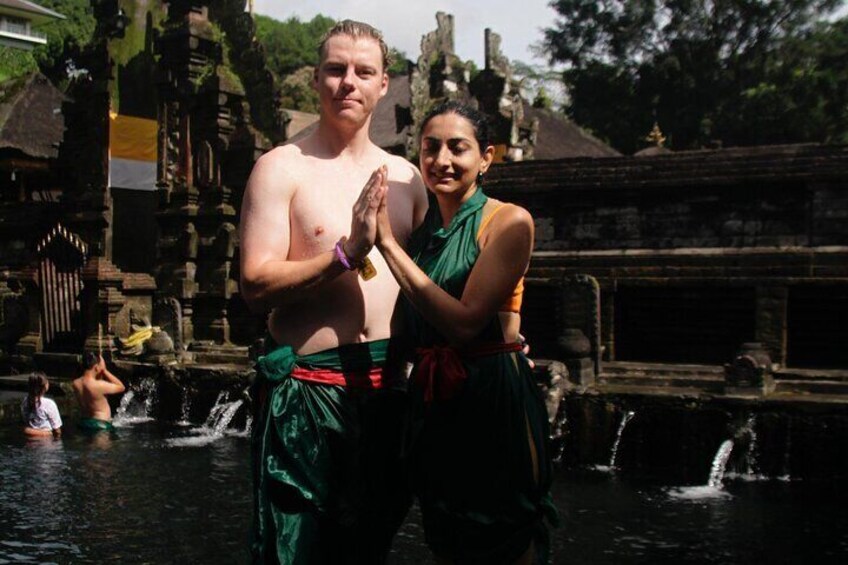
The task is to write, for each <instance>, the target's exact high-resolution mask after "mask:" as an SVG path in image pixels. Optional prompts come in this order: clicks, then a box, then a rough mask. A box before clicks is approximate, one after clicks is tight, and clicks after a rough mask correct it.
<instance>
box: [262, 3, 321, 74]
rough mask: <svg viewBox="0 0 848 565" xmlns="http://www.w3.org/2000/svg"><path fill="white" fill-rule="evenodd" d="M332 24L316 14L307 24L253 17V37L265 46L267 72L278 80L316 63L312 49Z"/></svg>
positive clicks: (315, 50) (313, 49) (293, 19)
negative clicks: (254, 22) (254, 28)
mask: <svg viewBox="0 0 848 565" xmlns="http://www.w3.org/2000/svg"><path fill="white" fill-rule="evenodd" d="M335 23H336V21H335V20H334V19H332V18H328V17H326V16H322V15H321V14H318V15H317V16H315V17H314V18H312V19H311V20H310V21H308V22H301V21H300V20H299V19H298V18H296V17H293V18H289V19H288V20H286V21H284V22H281V21H278V20H275V19H273V18H269V17H267V16H260V15H257V16H256V36H257V38H258V39H259V41H260V42H261V43H262V45H263V47H265V55H266V57H267V58H268V65H269V66H270V67H271V70H272V71H273V72H274V74H276V75H277V76H278V77H280V78H285V77H286V76H288V75H289V74H290V73H293V72H294V71H296V70H298V69H300V68H302V67H306V66H311V67H314V66H316V65H317V64H318V51H317V49H316V46H317V45H318V43H319V42H320V40H321V37H322V36H323V35H324V34H325V33H326V32H327V30H329V29H330V28H331V27H333V25H335Z"/></svg>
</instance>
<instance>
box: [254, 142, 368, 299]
mask: <svg viewBox="0 0 848 565" xmlns="http://www.w3.org/2000/svg"><path fill="white" fill-rule="evenodd" d="M277 151H280V150H277ZM287 161H288V160H287V159H286V158H285V156H284V155H274V154H273V153H269V154H266V155H263V156H262V157H260V159H259V160H258V161H257V162H256V165H255V166H254V168H253V172H252V173H251V175H250V179H249V180H248V183H247V188H246V190H245V195H244V201H243V203H242V211H241V221H240V229H241V237H240V245H241V292H242V295H243V296H244V298H245V301H246V302H247V304H248V305H249V306H250V307H251V308H252V309H253V310H254V311H256V312H266V311H268V310H270V309H271V308H273V307H275V306H278V305H281V304H287V303H291V302H296V301H298V300H302V299H303V298H304V297H306V296H308V295H309V293H310V291H311V290H312V289H314V288H315V287H317V286H319V285H321V284H323V283H325V282H327V281H330V280H333V279H335V278H336V277H338V276H339V275H340V274H342V273H344V272H345V268H344V266H343V265H342V264H341V262H340V261H339V260H338V258H337V257H336V254H335V252H334V251H333V250H328V251H325V252H324V253H321V254H319V255H316V256H315V257H312V258H309V259H305V260H303V261H291V260H289V259H288V253H289V245H290V237H291V221H290V219H289V210H290V207H291V200H292V198H293V196H294V193H295V183H294V181H293V179H292V178H291V176H290V175H289V174H287V171H286V164H287ZM379 185H380V177H379V175H378V174H377V173H376V172H375V174H374V175H372V177H371V179H370V180H369V182H368V184H366V186H365V188H364V189H363V190H362V192H361V194H360V197H359V199H358V200H357V202H356V204H355V205H354V214H357V213H358V214H361V215H369V213H370V215H371V216H373V217H374V218H375V219H374V220H373V222H372V223H373V225H374V230H373V231H374V234H369V233H367V232H366V231H365V230H361V229H353V230H352V231H351V234H350V237H349V238H348V240H347V241H346V242H345V246H344V251H345V253H346V255H347V256H348V257H349V258H351V259H352V260H354V261H361V260H362V259H363V258H364V257H365V256H366V255H367V254H368V252H369V251H370V249H371V246H372V245H373V241H374V237H375V234H376V210H377V206H378V199H377V198H376V197H373V196H372V197H371V198H370V199H369V198H368V196H369V195H370V194H372V193H375V192H376V191H377V190H378V189H379ZM362 224H363V223H362V222H358V223H357V224H356V225H357V226H360V225H362ZM369 236H370V241H369Z"/></svg>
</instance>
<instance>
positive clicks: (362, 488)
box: [251, 340, 410, 565]
mask: <svg viewBox="0 0 848 565" xmlns="http://www.w3.org/2000/svg"><path fill="white" fill-rule="evenodd" d="M387 350H388V340H383V341H376V342H370V343H363V344H351V345H345V346H341V347H339V348H336V349H332V350H327V351H321V352H318V353H314V354H311V355H306V356H303V357H298V356H297V355H295V353H294V351H293V350H292V348H291V347H289V346H281V345H276V346H273V347H272V348H271V349H270V351H269V352H268V353H267V354H266V355H264V356H262V357H260V358H259V361H258V362H257V365H256V368H257V373H258V378H257V382H256V385H255V387H254V394H253V397H254V400H255V404H256V405H255V417H254V426H253V436H252V454H253V457H252V458H253V475H254V477H253V479H254V504H255V508H254V520H253V536H252V537H253V539H252V547H251V548H252V559H253V562H254V563H283V564H285V565H299V564H307V563H308V564H312V563H328V564H329V563H363V564H364V563H382V562H384V561H385V559H386V555H387V554H388V551H389V549H390V547H391V541H392V537H393V536H394V534H395V532H396V531H397V529H398V528H399V527H400V524H401V523H402V522H403V519H404V517H405V515H406V512H407V510H408V508H409V502H410V494H409V489H408V481H407V477H406V473H405V471H404V466H403V458H402V447H403V437H404V433H405V422H406V415H407V397H406V392H405V390H402V389H398V388H393V387H392V386H389V385H390V384H391V383H387V382H385V381H383V380H382V379H381V368H382V367H383V366H384V364H385V361H386V356H387Z"/></svg>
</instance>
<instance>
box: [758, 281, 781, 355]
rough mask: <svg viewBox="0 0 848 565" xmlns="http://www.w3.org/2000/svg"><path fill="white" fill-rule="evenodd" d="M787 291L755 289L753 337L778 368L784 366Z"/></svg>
mask: <svg viewBox="0 0 848 565" xmlns="http://www.w3.org/2000/svg"><path fill="white" fill-rule="evenodd" d="M788 298H789V289H788V288H787V287H785V286H760V287H757V297H756V310H755V312H756V313H755V316H756V322H755V332H756V333H755V337H756V341H757V342H759V343H761V344H762V345H763V347H764V348H765V350H766V351H767V352H768V354H769V356H770V357H771V359H772V360H773V361H774V362H775V363H777V364H778V365H780V366H785V365H786V312H787V303H788Z"/></svg>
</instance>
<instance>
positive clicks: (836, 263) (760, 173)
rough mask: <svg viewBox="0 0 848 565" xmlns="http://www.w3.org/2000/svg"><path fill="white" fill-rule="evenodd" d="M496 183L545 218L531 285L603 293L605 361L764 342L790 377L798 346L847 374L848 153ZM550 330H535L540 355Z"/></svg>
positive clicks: (571, 163)
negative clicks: (588, 283)
mask: <svg viewBox="0 0 848 565" xmlns="http://www.w3.org/2000/svg"><path fill="white" fill-rule="evenodd" d="M487 177H488V178H487V192H488V193H489V194H490V195H492V196H494V197H496V198H500V199H504V200H509V201H514V202H517V203H520V204H521V205H523V206H525V207H526V208H527V209H528V210H529V211H530V212H531V214H532V215H533V216H534V218H535V221H536V225H537V231H536V249H535V252H534V255H533V261H532V264H531V270H530V273H529V276H530V277H531V278H534V279H539V280H556V279H558V278H559V277H562V276H563V275H574V274H588V275H591V276H593V277H595V278H596V279H597V280H598V281H599V283H600V287H601V295H602V299H601V319H602V328H601V334H602V341H603V346H604V348H605V358H606V359H608V360H633V361H651V360H652V359H647V358H644V356H645V355H646V354H647V352H648V351H652V353H651V356H653V357H656V356H661V357H662V359H653V360H661V361H664V362H667V361H674V360H676V361H677V362H693V363H697V362H709V363H716V362H729V361H730V358H731V357H732V356H733V355H734V354H735V352H736V351H737V350H738V348H739V347H740V346H741V344H742V343H743V342H760V343H762V344H763V346H764V347H765V348H766V350H767V352H768V354H769V356H770V358H771V359H772V360H773V361H774V362H775V363H778V364H781V365H783V364H785V363H787V352H791V351H793V340H794V344H795V358H796V359H798V360H799V361H798V362H799V363H801V364H802V365H803V366H812V365H810V364H811V363H818V365H817V366H819V367H824V368H827V367H832V368H845V356H844V355H841V354H840V353H839V352H840V351H841V350H844V348H839V347H837V346H836V345H835V344H836V343H838V342H840V341H841V342H843V343H844V342H845V340H848V329H846V326H845V324H844V323H842V324H840V323H838V322H837V320H838V319H839V316H843V319H844V316H845V315H848V309H846V307H848V301H846V300H845V298H844V296H846V295H848V292H846V291H848V222H846V221H845V219H846V218H848V184H846V181H845V179H846V178H848V147H845V146H817V145H800V146H784V147H757V148H753V147H752V148H739V149H725V150H719V151H693V152H683V153H673V154H669V155H664V156H657V157H624V158H604V159H566V160H561V161H527V162H523V163H511V164H506V165H498V166H495V167H493V169H492V170H491V171H490V173H489V175H487ZM528 288H529V292H534V291H535V287H534V286H533V285H530V286H529V287H528ZM816 289H818V290H816ZM793 296H794V297H795V299H794V301H793V298H792V297H793ZM649 300H650V301H652V302H651V303H652V304H654V306H653V307H650V308H649V307H648V306H647V304H648V301H649ZM528 302H530V303H532V302H534V299H533V298H531V297H528ZM628 305H629V306H628ZM632 306H640V308H639V309H634V308H633V307H632ZM813 311H815V312H817V313H818V314H816V316H808V315H805V312H813ZM640 312H641V313H640ZM628 315H629V316H631V317H632V316H633V315H635V316H637V318H639V319H638V320H636V321H638V323H639V324H641V326H637V325H634V324H633V320H632V319H631V320H630V321H628V320H626V319H625V318H622V316H628ZM825 318H826V320H827V321H825ZM816 319H818V320H820V321H819V322H818V326H820V328H821V331H820V332H813V331H812V330H813V329H815V327H816V322H815V320H816ZM545 323H546V322H545V321H544V320H543V319H539V320H532V319H527V325H526V326H525V329H526V334H527V335H528V338H529V339H530V340H531V343H532V340H533V333H534V330H533V326H534V325H539V326H540V327H542V326H544V325H545ZM799 324H803V328H804V330H803V332H800V333H799V332H798V331H796V330H795V328H797V327H799ZM639 327H641V329H639V330H638V331H636V330H635V328H639ZM662 327H664V328H666V329H665V330H664V331H665V333H664V334H663V333H662V332H660V331H659V328H662ZM675 328H676V329H675ZM684 330H685V333H684ZM650 332H653V334H652V335H649V333H650ZM639 334H642V335H641V337H640V335H639ZM812 335H816V336H817V337H816V338H815V339H808V338H805V337H804V336H812ZM634 336H635V337H636V338H639V339H644V340H649V341H645V343H643V344H642V345H643V346H642V347H640V345H639V343H636V342H634V341H633V340H634ZM728 336H735V337H733V339H732V340H731V342H726V338H727V337H728ZM621 339H624V340H625V341H620V340H621ZM628 340H629V345H628V343H626V341H628ZM711 343H712V344H714V346H713V345H710V344H711ZM664 344H665V345H664ZM687 344H688V345H687ZM663 345H664V347H665V348H664V349H663ZM716 347H720V348H721V351H718V350H717V349H716ZM798 347H802V348H803V349H804V350H801V351H799V350H798V349H797V348H798ZM699 352H700V353H699ZM640 357H641V358H640ZM699 359H700V361H699ZM708 360H711V361H708ZM789 362H791V356H790V359H789Z"/></svg>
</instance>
